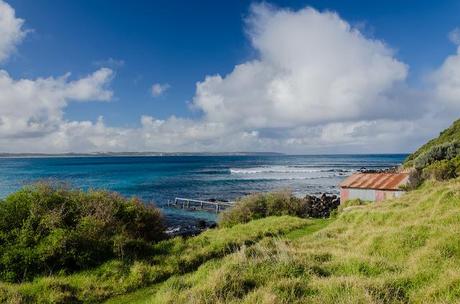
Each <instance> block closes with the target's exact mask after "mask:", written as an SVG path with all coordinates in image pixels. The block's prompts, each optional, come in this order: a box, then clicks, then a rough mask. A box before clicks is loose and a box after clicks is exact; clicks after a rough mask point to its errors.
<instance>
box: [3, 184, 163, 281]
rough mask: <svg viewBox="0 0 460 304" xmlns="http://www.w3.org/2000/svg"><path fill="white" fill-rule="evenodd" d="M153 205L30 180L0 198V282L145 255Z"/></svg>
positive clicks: (155, 228)
mask: <svg viewBox="0 0 460 304" xmlns="http://www.w3.org/2000/svg"><path fill="white" fill-rule="evenodd" d="M163 230H164V227H163V219H162V216H161V214H160V212H159V210H158V209H156V208H154V207H149V206H146V205H144V204H142V203H141V202H140V201H139V200H137V199H134V198H133V199H129V200H127V199H125V198H123V197H121V196H120V195H118V194H115V193H109V192H106V191H89V192H83V191H79V190H71V189H68V188H66V187H64V186H58V185H51V184H47V183H41V184H36V185H33V186H29V187H25V188H24V189H22V190H20V191H18V192H16V193H13V194H11V195H10V196H8V197H7V198H6V199H5V200H4V201H0V280H1V281H8V282H17V281H26V280H29V279H32V278H34V277H36V276H37V275H45V274H46V275H52V274H55V273H68V272H72V271H76V270H81V269H85V268H89V267H93V266H96V265H99V264H101V263H103V262H105V261H107V260H109V259H113V258H119V259H134V258H141V257H143V256H146V255H150V254H151V251H152V249H151V244H152V242H156V241H159V240H161V239H162V238H163Z"/></svg>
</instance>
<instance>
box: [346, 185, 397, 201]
mask: <svg viewBox="0 0 460 304" xmlns="http://www.w3.org/2000/svg"><path fill="white" fill-rule="evenodd" d="M403 194H404V191H396V190H374V189H354V188H341V189H340V201H342V202H344V201H346V200H352V199H358V198H359V199H361V200H363V201H372V202H380V201H383V200H385V199H390V198H395V197H400V196H401V195H403Z"/></svg>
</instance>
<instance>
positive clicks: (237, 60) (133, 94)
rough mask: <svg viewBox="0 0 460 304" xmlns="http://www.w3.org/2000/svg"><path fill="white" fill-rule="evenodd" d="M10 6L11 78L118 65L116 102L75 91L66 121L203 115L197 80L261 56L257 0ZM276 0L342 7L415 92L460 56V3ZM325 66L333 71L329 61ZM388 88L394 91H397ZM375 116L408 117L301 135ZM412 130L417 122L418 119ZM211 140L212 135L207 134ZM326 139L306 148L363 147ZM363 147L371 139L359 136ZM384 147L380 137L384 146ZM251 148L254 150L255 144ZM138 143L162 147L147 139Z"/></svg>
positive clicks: (75, 75)
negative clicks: (15, 37) (15, 24)
mask: <svg viewBox="0 0 460 304" xmlns="http://www.w3.org/2000/svg"><path fill="white" fill-rule="evenodd" d="M7 3H8V4H9V6H11V7H12V9H14V11H15V16H16V18H21V19H23V20H24V23H23V25H22V28H21V30H22V31H23V32H24V33H26V34H25V36H24V37H23V38H22V39H20V43H19V42H17V43H16V46H15V51H14V52H12V53H11V54H9V55H8V59H7V60H4V62H3V64H2V65H1V68H2V69H4V70H5V71H7V72H8V73H9V75H10V77H11V78H12V79H16V80H19V79H37V78H40V77H42V78H47V77H55V78H58V77H60V76H62V75H65V74H66V73H71V76H69V81H72V80H78V79H80V78H83V77H85V76H86V75H89V74H91V73H93V72H94V71H96V70H98V69H100V68H103V67H106V68H109V69H111V70H112V71H113V75H112V76H111V79H110V83H109V84H108V85H107V87H108V89H110V91H111V92H112V94H113V96H112V97H111V98H110V101H109V102H91V97H89V98H86V99H87V101H88V102H72V98H69V101H66V102H65V106H62V107H59V109H58V110H59V111H62V117H60V118H59V119H61V120H63V121H66V122H73V121H75V122H80V121H91V122H96V121H97V119H98V117H99V116H103V117H104V124H105V126H110V127H111V128H127V129H136V128H140V127H142V122H141V120H140V118H141V117H142V116H148V117H154V118H155V119H161V120H169V119H170V118H171V117H172V116H174V117H179V118H181V119H191V120H192V121H200V120H202V119H203V118H202V117H203V116H205V115H204V114H203V113H207V111H208V112H209V109H206V108H204V106H202V105H199V106H198V107H196V106H195V107H194V108H195V110H192V109H191V106H190V104H191V103H193V99H194V98H196V96H197V87H196V84H197V82H204V80H205V78H206V76H209V75H211V76H212V75H216V74H218V75H221V76H222V77H225V75H229V74H230V73H232V71H233V69H234V67H235V65H238V64H244V63H246V62H250V61H251V60H258V59H260V58H261V57H263V56H264V55H261V50H260V49H257V48H256V47H254V43H253V41H252V40H251V39H253V38H254V37H252V36H250V34H247V30H248V25H247V24H246V25H245V20H246V19H248V18H249V19H251V18H253V15H254V12H252V11H251V5H254V4H255V5H257V4H258V3H257V2H252V1H196V2H192V1H118V0H113V1H103V0H91V1H89V0H88V1H82V0H79V1H52V0H37V1H24V0H8V1H7ZM270 6H271V8H270V9H271V10H273V11H283V10H289V11H291V12H298V11H299V10H302V9H304V8H305V7H313V8H314V9H315V10H317V11H318V12H319V13H321V14H322V13H325V12H327V11H330V12H336V13H337V14H338V15H339V18H340V19H341V20H343V21H345V22H347V23H348V24H350V26H351V27H352V28H355V29H357V30H358V31H360V32H361V34H362V35H363V36H364V37H365V39H367V40H369V41H373V40H378V41H380V42H382V43H384V44H385V45H386V46H385V47H386V48H387V49H388V50H390V49H391V50H392V51H393V53H392V55H391V57H392V58H394V59H395V60H397V61H399V62H401V63H403V64H404V65H406V66H407V75H405V76H404V77H403V78H404V81H403V82H404V85H403V86H408V87H410V90H419V89H421V90H423V88H424V87H425V79H426V78H427V77H428V78H429V77H430V76H429V75H431V74H432V73H433V71H435V70H437V69H439V68H440V66H442V65H443V63H444V61H445V60H446V58H447V56H449V55H454V54H455V53H456V48H457V46H456V45H455V44H454V43H452V42H451V41H449V39H448V34H449V32H451V31H452V30H453V29H455V28H456V27H457V26H460V2H458V1H379V2H377V1H340V0H337V1H324V0H323V1H271V2H270ZM249 27H250V26H249ZM318 30H320V29H318ZM306 45H307V48H308V44H306ZM306 52H307V53H308V50H306ZM324 68H325V69H327V68H328V67H327V64H325V66H324ZM396 78H397V77H396ZM399 80H400V79H399V78H398V81H399ZM155 83H158V84H163V85H166V84H167V85H168V89H167V90H165V91H164V92H163V93H162V94H159V96H152V92H151V90H152V85H153V84H155ZM398 92H399V91H398ZM307 94H308V92H307ZM391 94H392V95H394V94H396V93H394V91H392V93H391ZM404 94H406V93H404ZM86 99H85V100H86ZM95 99H98V98H95ZM198 104H199V103H198ZM196 108H198V109H196ZM455 110H457V108H455ZM0 114H1V112H0ZM0 116H1V115H0ZM453 117H454V116H453ZM448 118H449V119H450V118H451V117H448ZM448 118H446V120H445V121H443V122H442V123H440V124H439V125H433V128H432V129H431V131H430V130H428V131H427V132H426V133H425V134H423V135H416V136H413V137H411V138H412V139H411V141H410V144H409V145H407V146H404V147H401V148H399V149H398V148H397V147H398V146H397V145H398V143H397V142H395V143H392V144H391V145H390V146H391V149H392V151H394V152H401V151H399V150H403V151H406V150H410V149H413V147H415V146H416V145H418V144H419V143H420V142H421V141H422V140H424V139H425V138H428V137H429V136H432V135H433V134H435V133H436V132H438V131H439V130H438V129H437V128H440V127H444V126H445V125H447V124H448V123H449V122H450V121H448ZM376 119H390V120H391V119H396V120H397V121H398V122H401V119H400V118H394V117H393V116H391V115H390V116H388V117H376V116H375V115H374V116H373V115H370V116H369V117H364V116H362V117H353V118H351V116H350V117H344V118H343V119H335V118H334V119H330V120H327V121H324V122H322V121H318V122H316V121H315V122H313V120H308V121H306V122H302V123H305V124H304V125H308V126H309V128H310V129H311V130H309V131H308V132H306V133H305V132H304V134H303V135H302V136H301V137H303V138H304V139H305V138H306V137H308V136H311V134H318V130H317V128H319V127H322V126H325V125H326V124H329V123H342V122H343V123H345V122H347V123H348V122H350V121H353V122H361V121H366V122H369V123H370V122H372V121H374V120H376ZM417 119H419V118H414V119H413V121H415V120H417ZM413 121H411V122H413ZM299 126H300V123H299V125H296V126H287V125H286V124H279V125H278V124H274V125H273V126H272V125H267V124H264V125H256V126H254V125H250V126H248V127H247V128H246V129H245V130H244V132H245V133H244V134H246V133H247V134H252V133H251V132H255V133H254V134H270V136H269V139H270V140H271V139H273V137H274V136H275V135H276V134H278V133H280V132H281V133H282V132H285V130H286V129H285V128H290V130H291V128H294V127H295V128H298V127H299ZM302 126H303V125H302ZM412 127H413V128H415V126H414V125H412ZM225 128H227V129H231V127H228V126H225ZM355 131H356V130H355ZM355 131H353V132H355ZM294 133H296V134H297V133H298V132H297V131H296V132H294ZM242 134H243V133H242ZM274 134H275V135H274ZM205 137H206V136H205ZM200 140H201V137H200ZM205 141H212V139H208V138H205ZM29 142H30V143H29V144H28V142H27V141H22V142H21V143H18V145H17V147H15V148H13V150H21V152H24V151H22V150H29V149H31V148H29V147H30V146H34V145H33V144H32V143H33V140H31V141H29ZM125 144H126V142H125V143H124V144H122V143H120V144H119V145H116V146H113V149H114V150H127V149H128V147H124V146H123V145H125ZM319 145H320V146H321V148H319V149H316V147H315V146H310V148H311V149H308V148H307V149H304V148H303V149H304V150H305V151H307V150H308V151H310V150H311V151H313V152H315V151H317V150H318V151H323V150H327V149H330V148H331V147H333V148H336V147H338V151H344V152H354V151H355V150H359V149H362V147H361V146H353V145H351V146H350V144H349V143H337V145H335V144H334V143H333V142H327V143H326V144H325V143H324V142H322V143H321V144H319ZM361 145H364V146H365V145H366V143H365V142H361ZM372 145H373V146H372V149H371V150H377V151H379V150H382V149H381V147H380V146H379V145H378V144H376V143H372ZM385 145H386V143H385V142H382V144H381V146H385ZM212 146H215V145H214V144H212ZM280 146H281V147H282V146H283V144H281V145H279V144H274V145H272V146H270V145H268V144H267V146H266V147H265V146H264V147H265V148H263V150H266V149H271V148H272V147H273V149H275V150H279V149H280V148H279V147H280ZM207 147H208V146H207V145H206V144H203V145H196V147H195V148H194V149H196V150H203V149H204V150H206V148H207ZM252 147H253V146H251V145H249V144H243V145H241V149H245V150H246V149H251V148H252ZM174 148H175V147H173V146H172V147H171V148H168V149H166V150H170V149H174ZM239 148H240V147H239V146H238V145H236V146H235V147H234V148H232V147H230V148H229V147H226V146H222V148H220V149H218V150H224V149H239ZM254 148H256V150H257V146H254ZM99 149H103V150H107V149H111V148H110V146H104V145H101V146H98V144H97V142H92V144H91V145H89V146H88V147H87V148H82V150H99ZM136 149H138V150H150V149H155V150H157V149H158V148H157V147H156V146H149V145H147V144H143V145H139V148H136ZM177 149H183V147H182V148H181V146H179V147H177ZM389 149H390V148H389ZM55 150H56V151H69V150H75V147H72V146H69V145H67V146H62V147H56V149H55ZM77 150H78V149H77ZM281 150H282V149H281ZM294 150H295V149H294ZM304 150H302V151H304ZM396 150H398V151H396ZM287 152H289V151H287ZM293 152H299V151H293ZM385 152H390V151H386V150H385Z"/></svg>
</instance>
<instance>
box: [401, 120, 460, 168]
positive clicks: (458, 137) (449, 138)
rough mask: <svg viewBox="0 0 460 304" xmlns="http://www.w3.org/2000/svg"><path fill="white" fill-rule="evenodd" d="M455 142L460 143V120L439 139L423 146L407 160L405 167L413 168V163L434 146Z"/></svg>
mask: <svg viewBox="0 0 460 304" xmlns="http://www.w3.org/2000/svg"><path fill="white" fill-rule="evenodd" d="M453 141H458V142H460V119H458V120H456V121H455V122H454V123H453V124H452V125H451V126H450V127H449V128H447V129H445V130H444V131H442V132H441V134H439V136H438V137H436V138H434V139H432V140H430V141H429V142H427V143H426V144H424V145H423V146H421V147H420V148H419V149H418V150H417V151H415V152H414V153H412V154H411V155H409V156H408V157H407V159H406V160H405V166H411V165H412V163H413V161H414V160H415V159H416V158H417V157H418V156H420V155H422V154H423V153H426V152H428V151H429V150H430V149H431V148H433V147H434V146H438V145H442V144H446V143H450V142H453Z"/></svg>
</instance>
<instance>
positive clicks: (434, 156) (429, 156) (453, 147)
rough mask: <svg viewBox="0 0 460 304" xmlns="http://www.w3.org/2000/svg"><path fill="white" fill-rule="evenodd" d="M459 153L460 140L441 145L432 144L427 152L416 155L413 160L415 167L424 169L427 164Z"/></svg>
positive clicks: (447, 158)
mask: <svg viewBox="0 0 460 304" xmlns="http://www.w3.org/2000/svg"><path fill="white" fill-rule="evenodd" d="M459 155H460V142H458V141H453V142H450V143H445V144H442V145H437V146H433V147H432V148H431V149H429V150H428V151H427V152H425V153H423V154H421V155H420V156H418V157H417V158H416V159H415V161H414V166H415V168H416V169H424V168H426V167H428V166H429V165H431V164H433V163H435V162H437V161H441V160H451V159H453V158H455V157H457V156H459Z"/></svg>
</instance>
